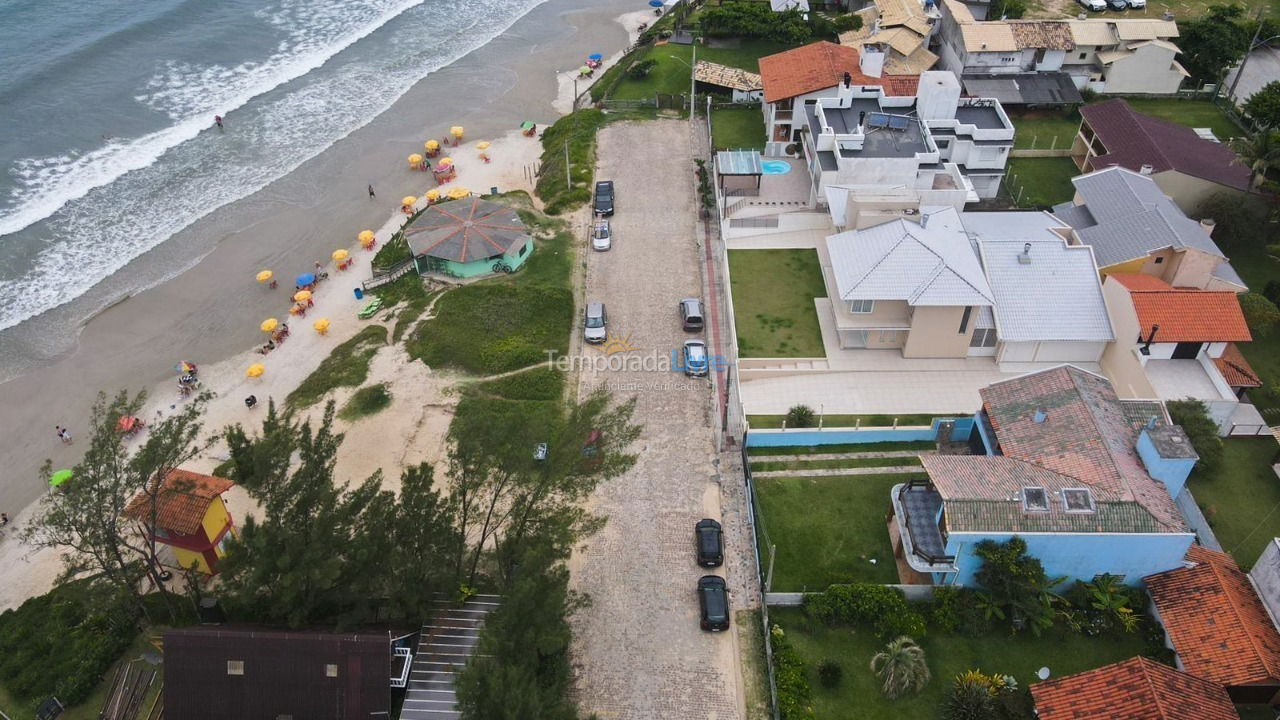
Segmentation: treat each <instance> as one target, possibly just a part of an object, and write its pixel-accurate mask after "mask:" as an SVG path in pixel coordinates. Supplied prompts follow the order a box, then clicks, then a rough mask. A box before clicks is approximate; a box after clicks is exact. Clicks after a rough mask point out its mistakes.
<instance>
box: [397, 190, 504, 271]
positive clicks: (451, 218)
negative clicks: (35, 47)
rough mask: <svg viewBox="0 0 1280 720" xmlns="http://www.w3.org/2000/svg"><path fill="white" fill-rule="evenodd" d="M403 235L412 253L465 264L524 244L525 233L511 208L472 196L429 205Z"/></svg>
mask: <svg viewBox="0 0 1280 720" xmlns="http://www.w3.org/2000/svg"><path fill="white" fill-rule="evenodd" d="M404 237H405V240H406V241H407V242H408V243H409V248H410V249H411V250H413V254H414V255H427V256H429V257H434V258H441V259H443V260H452V261H454V262H459V263H469V262H475V261H477V260H484V259H486V258H491V257H493V256H495V255H502V254H504V253H507V252H510V251H512V250H513V249H515V248H518V247H520V246H522V245H524V244H525V242H527V241H528V239H529V232H528V231H527V230H526V229H525V227H524V222H523V221H521V220H520V216H519V215H518V214H517V213H516V211H515V210H513V209H511V208H509V207H506V206H505V205H499V204H498V203H495V202H489V201H488V200H481V199H480V198H477V197H472V198H465V199H462V200H450V201H448V202H442V203H439V204H436V205H431V206H429V207H428V208H427V209H426V210H423V211H422V214H421V215H419V216H418V217H417V218H416V219H415V220H414V221H413V224H412V225H411V226H410V227H409V228H408V229H406V230H405V231H404Z"/></svg>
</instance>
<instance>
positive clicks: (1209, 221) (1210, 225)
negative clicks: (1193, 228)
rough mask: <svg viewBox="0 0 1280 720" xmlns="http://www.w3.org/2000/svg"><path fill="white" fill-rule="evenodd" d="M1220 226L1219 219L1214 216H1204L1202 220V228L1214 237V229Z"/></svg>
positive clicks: (1206, 233) (1205, 232)
mask: <svg viewBox="0 0 1280 720" xmlns="http://www.w3.org/2000/svg"><path fill="white" fill-rule="evenodd" d="M1217 226H1218V221H1217V220H1214V219H1213V218H1203V219H1201V220H1200V229H1201V230H1203V231H1204V234H1205V235H1208V236H1210V237H1213V229H1214V228H1215V227H1217Z"/></svg>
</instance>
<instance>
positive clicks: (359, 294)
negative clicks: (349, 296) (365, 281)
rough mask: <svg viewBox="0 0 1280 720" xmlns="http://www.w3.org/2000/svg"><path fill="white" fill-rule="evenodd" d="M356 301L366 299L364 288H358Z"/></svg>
mask: <svg viewBox="0 0 1280 720" xmlns="http://www.w3.org/2000/svg"><path fill="white" fill-rule="evenodd" d="M356 299H357V300H363V299H364V288H356Z"/></svg>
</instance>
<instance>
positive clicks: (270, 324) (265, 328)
mask: <svg viewBox="0 0 1280 720" xmlns="http://www.w3.org/2000/svg"><path fill="white" fill-rule="evenodd" d="M279 326H280V321H278V320H276V319H275V318H267V319H266V320H263V321H262V324H261V325H259V326H258V328H259V329H260V330H262V332H271V331H272V330H275V329H276V328H277V327H279Z"/></svg>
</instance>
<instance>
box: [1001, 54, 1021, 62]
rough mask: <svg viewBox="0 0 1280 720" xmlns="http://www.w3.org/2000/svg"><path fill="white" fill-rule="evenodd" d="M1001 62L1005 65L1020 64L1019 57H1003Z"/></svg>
mask: <svg viewBox="0 0 1280 720" xmlns="http://www.w3.org/2000/svg"><path fill="white" fill-rule="evenodd" d="M1000 62H1002V63H1005V64H1008V63H1016V62H1018V56H1017V55H1001V56H1000Z"/></svg>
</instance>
